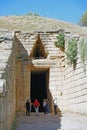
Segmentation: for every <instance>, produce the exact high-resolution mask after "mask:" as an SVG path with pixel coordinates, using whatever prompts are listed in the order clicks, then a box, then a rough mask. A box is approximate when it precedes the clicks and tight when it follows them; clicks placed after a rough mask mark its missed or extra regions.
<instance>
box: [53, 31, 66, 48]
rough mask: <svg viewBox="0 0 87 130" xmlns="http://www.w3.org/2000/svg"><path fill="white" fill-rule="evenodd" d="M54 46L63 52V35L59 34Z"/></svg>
mask: <svg viewBox="0 0 87 130" xmlns="http://www.w3.org/2000/svg"><path fill="white" fill-rule="evenodd" d="M55 46H56V47H60V49H63V50H64V48H65V35H64V34H63V33H60V34H59V35H58V36H57V41H56V42H55Z"/></svg>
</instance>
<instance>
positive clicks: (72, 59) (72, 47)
mask: <svg viewBox="0 0 87 130" xmlns="http://www.w3.org/2000/svg"><path fill="white" fill-rule="evenodd" d="M65 54H66V56H67V59H68V60H69V63H70V64H73V65H74V66H73V67H74V69H75V66H76V61H77V41H76V40H75V39H71V40H69V42H68V48H67V51H66V52H65Z"/></svg>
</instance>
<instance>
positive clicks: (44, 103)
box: [43, 99, 47, 114]
mask: <svg viewBox="0 0 87 130" xmlns="http://www.w3.org/2000/svg"><path fill="white" fill-rule="evenodd" d="M46 105H47V102H46V99H43V111H44V114H46Z"/></svg>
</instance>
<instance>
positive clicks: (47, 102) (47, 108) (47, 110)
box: [46, 99, 50, 114]
mask: <svg viewBox="0 0 87 130" xmlns="http://www.w3.org/2000/svg"><path fill="white" fill-rule="evenodd" d="M49 112H50V109H49V101H48V99H46V114H48V113H49Z"/></svg>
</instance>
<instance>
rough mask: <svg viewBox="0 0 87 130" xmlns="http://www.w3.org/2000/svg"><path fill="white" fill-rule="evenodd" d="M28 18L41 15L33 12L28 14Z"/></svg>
mask: <svg viewBox="0 0 87 130" xmlns="http://www.w3.org/2000/svg"><path fill="white" fill-rule="evenodd" d="M26 15H27V16H39V14H37V13H32V12H29V13H27V14H26Z"/></svg>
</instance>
